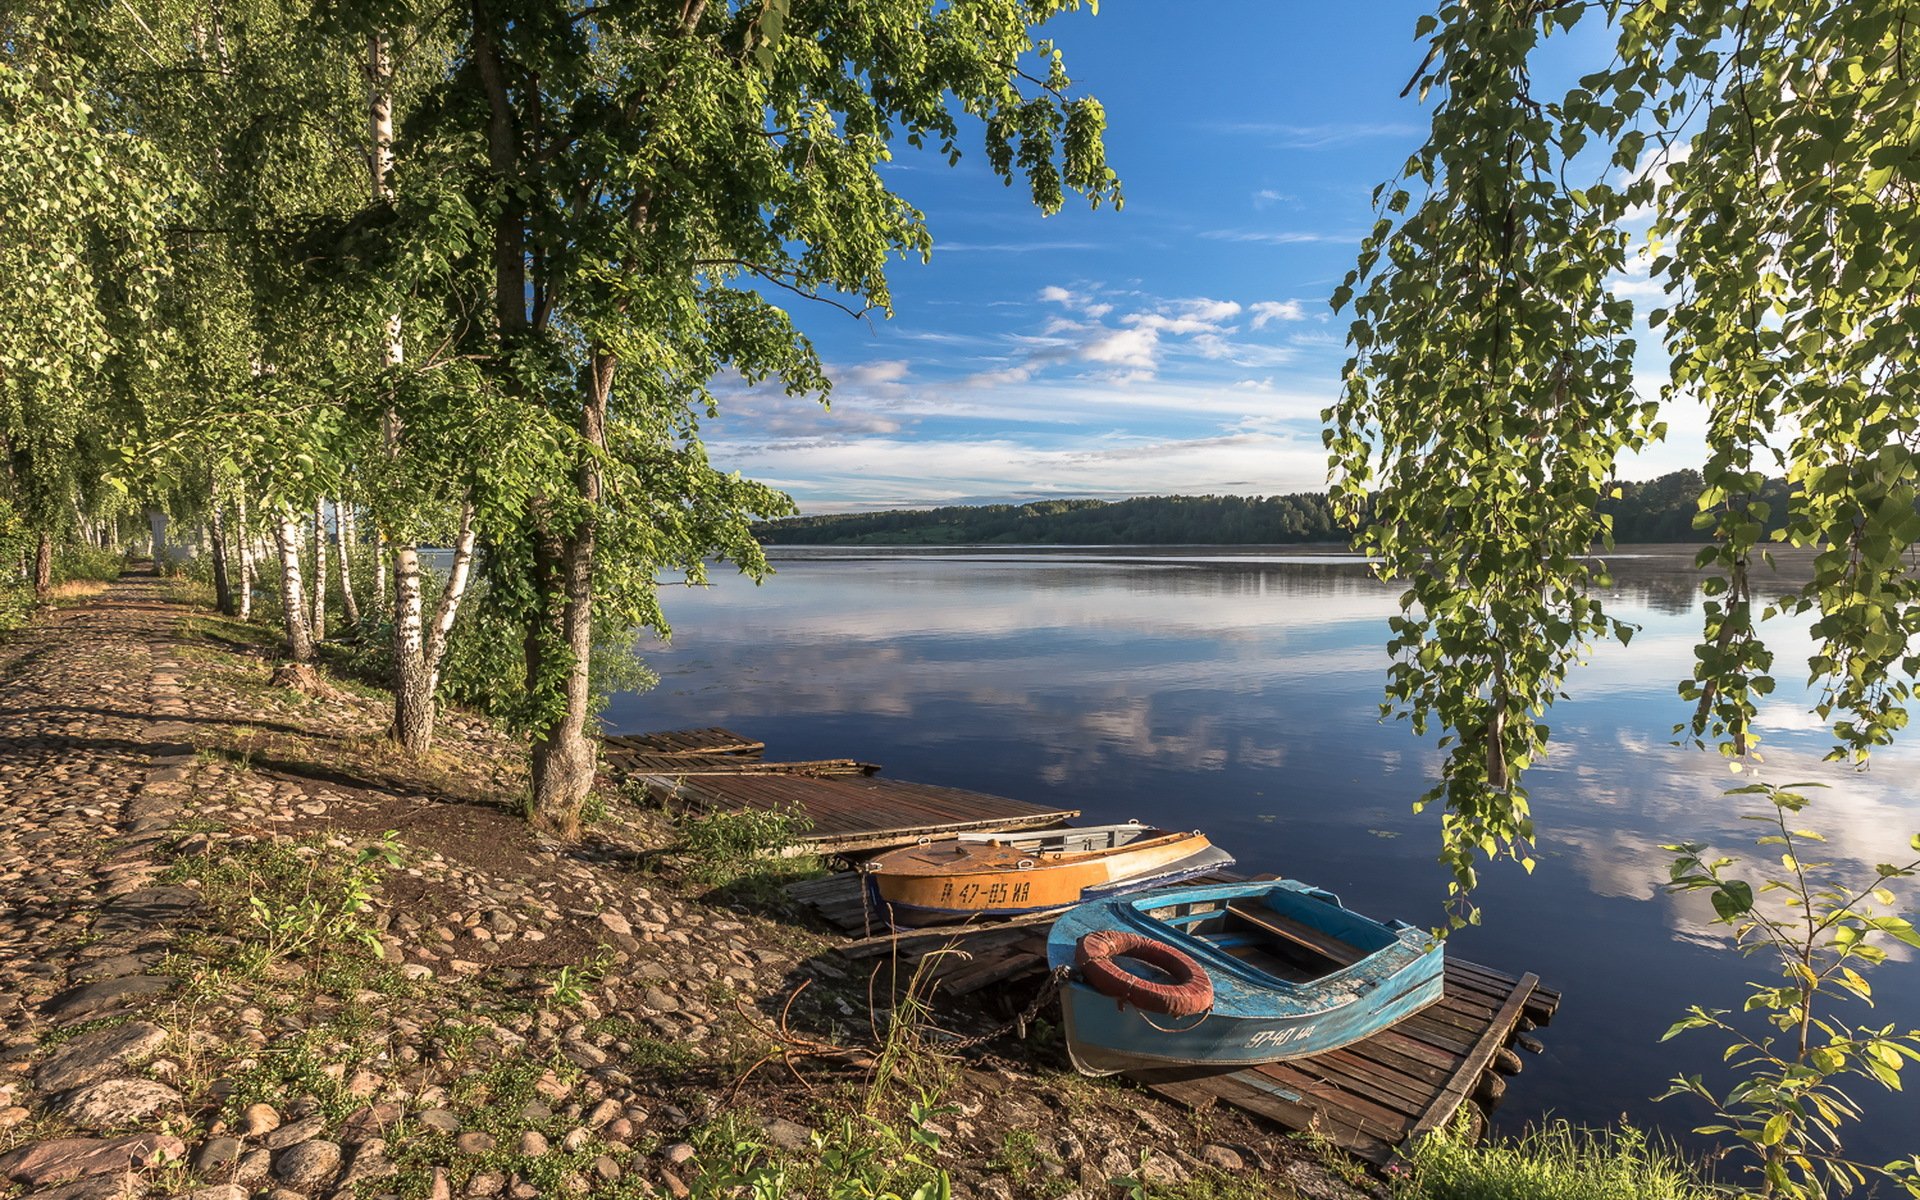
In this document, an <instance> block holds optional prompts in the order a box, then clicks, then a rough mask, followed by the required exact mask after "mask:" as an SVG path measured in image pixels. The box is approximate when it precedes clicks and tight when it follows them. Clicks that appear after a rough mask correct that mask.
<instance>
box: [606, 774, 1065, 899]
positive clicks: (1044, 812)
mask: <svg viewBox="0 0 1920 1200" xmlns="http://www.w3.org/2000/svg"><path fill="white" fill-rule="evenodd" d="M640 778H641V779H642V782H643V783H644V785H645V786H646V789H647V792H648V793H649V794H650V795H652V796H653V797H654V798H655V799H656V800H658V801H660V802H661V803H663V804H666V803H677V804H683V805H686V806H687V807H689V808H694V809H698V810H701V811H703V812H740V811H743V810H746V809H761V810H775V809H778V810H794V811H798V812H800V813H802V814H804V815H805V816H806V817H807V818H808V820H809V821H811V822H812V829H811V832H810V833H809V834H808V835H807V836H806V837H805V838H803V839H802V841H803V843H804V844H805V845H806V846H807V847H808V848H810V849H814V850H817V851H819V852H821V853H823V854H847V853H854V852H859V851H868V850H881V849H885V848H887V847H889V846H905V845H911V844H912V843H914V842H916V841H918V840H919V839H920V838H922V837H939V836H941V835H943V834H956V833H963V832H966V831H969V830H978V829H1030V828H1039V827H1043V826H1048V825H1056V824H1059V823H1060V822H1062V821H1065V820H1066V819H1068V818H1069V817H1077V816H1079V815H1080V812H1079V810H1078V809H1071V808H1048V807H1045V806H1043V805H1039V804H1028V803H1027V802H1026V801H1024V800H1010V799H1008V798H1007V797H1005V796H991V795H988V794H987V793H985V792H970V791H967V790H965V789H963V788H952V787H940V786H938V785H935V784H931V783H908V782H905V781H904V780H898V779H873V778H869V777H866V776H864V775H825V776H811V775H794V774H760V775H750V774H726V775H701V776H693V777H686V776H684V775H670V774H656V775H645V776H641V777H640ZM853 900H854V902H855V903H858V902H859V893H858V890H857V889H855V892H854V895H853Z"/></svg>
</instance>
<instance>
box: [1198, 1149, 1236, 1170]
mask: <svg viewBox="0 0 1920 1200" xmlns="http://www.w3.org/2000/svg"><path fill="white" fill-rule="evenodd" d="M1200 1161H1201V1162H1203V1163H1205V1164H1207V1165H1208V1166H1210V1167H1212V1168H1213V1169H1214V1170H1216V1171H1238V1170H1241V1169H1242V1168H1244V1167H1245V1166H1246V1165H1247V1163H1246V1160H1245V1159H1243V1158H1241V1157H1240V1152H1239V1151H1238V1150H1235V1149H1234V1148H1233V1147H1231V1146H1222V1145H1220V1144H1219V1143H1218V1142H1209V1143H1207V1144H1206V1145H1204V1146H1202V1147H1200Z"/></svg>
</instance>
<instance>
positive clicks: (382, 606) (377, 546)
mask: <svg viewBox="0 0 1920 1200" xmlns="http://www.w3.org/2000/svg"><path fill="white" fill-rule="evenodd" d="M373 611H374V612H375V613H384V612H390V611H392V602H391V598H390V597H389V596H388V595H387V535H386V534H384V533H382V532H380V527H379V526H378V525H375V526H374V529H373Z"/></svg>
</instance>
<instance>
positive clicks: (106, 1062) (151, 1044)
mask: <svg viewBox="0 0 1920 1200" xmlns="http://www.w3.org/2000/svg"><path fill="white" fill-rule="evenodd" d="M166 1040H167V1033H166V1031H165V1030H164V1029H161V1028H160V1027H159V1026H158V1025H154V1024H151V1023H150V1022H147V1021H129V1022H127V1023H126V1024H124V1025H115V1026H112V1027H110V1028H107V1029H96V1030H94V1031H93V1032H91V1033H83V1034H81V1035H80V1036H79V1037H77V1038H74V1039H73V1040H72V1041H70V1042H68V1043H67V1044H66V1045H64V1046H61V1047H60V1048H59V1049H58V1050H55V1051H54V1052H53V1053H52V1054H51V1055H49V1056H48V1057H47V1060H46V1061H45V1062H43V1063H41V1064H40V1069H39V1070H38V1071H35V1072H34V1075H33V1080H34V1082H35V1083H37V1084H39V1085H40V1090H41V1091H45V1092H65V1091H71V1090H72V1089H74V1088H80V1087H85V1086H87V1085H88V1084H90V1083H98V1082H99V1081H100V1080H102V1079H106V1078H108V1077H110V1076H112V1075H114V1074H116V1073H117V1072H119V1071H120V1070H122V1069H123V1068H126V1067H129V1066H133V1065H135V1064H137V1063H139V1062H141V1061H143V1060H144V1059H146V1058H148V1057H149V1056H151V1055H152V1054H153V1053H154V1052H155V1051H157V1050H159V1049H160V1047H161V1045H162V1044H163V1043H165V1042H166Z"/></svg>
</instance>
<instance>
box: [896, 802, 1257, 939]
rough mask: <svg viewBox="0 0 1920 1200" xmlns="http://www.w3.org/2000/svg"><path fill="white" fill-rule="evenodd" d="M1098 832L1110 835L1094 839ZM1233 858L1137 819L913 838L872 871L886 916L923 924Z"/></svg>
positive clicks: (1109, 888)
mask: <svg viewBox="0 0 1920 1200" xmlns="http://www.w3.org/2000/svg"><path fill="white" fill-rule="evenodd" d="M1096 841H1100V842H1104V843H1105V844H1103V845H1101V846H1099V847H1098V848H1089V847H1091V846H1092V845H1093V843H1094V842H1096ZM1049 844H1051V845H1049ZM1232 862H1233V857H1232V856H1231V855H1229V854H1227V853H1226V852H1225V851H1223V850H1221V849H1219V848H1217V847H1215V846H1214V845H1212V844H1211V843H1210V842H1208V841H1207V839H1206V837H1205V836H1204V835H1202V834H1199V833H1169V832H1167V831H1164V830H1156V829H1149V828H1146V827H1144V826H1140V825H1138V824H1132V825H1124V826H1099V827H1094V828H1070V829H1063V830H1056V831H1047V832H1041V833H1022V834H1010V835H1005V836H1004V837H987V838H958V839H954V840H951V841H944V842H936V843H929V844H926V845H921V846H911V847H907V848H904V849H901V850H897V851H893V852H890V853H888V854H883V855H881V856H880V857H878V858H876V859H874V860H873V861H872V862H870V863H869V864H868V865H867V868H866V871H867V884H868V899H869V901H870V902H871V903H873V905H874V906H875V908H876V909H877V910H878V911H879V913H880V914H881V915H882V916H884V917H885V918H886V919H887V921H888V923H889V924H892V925H895V926H917V925H928V924H936V923H941V922H949V921H963V920H967V919H970V918H973V917H1006V916H1019V915H1023V914H1027V913H1041V912H1053V911H1057V910H1059V909H1064V908H1070V907H1072V906H1073V905H1075V904H1079V903H1082V902H1083V901H1086V900H1090V899H1097V898H1099V897H1101V896H1110V895H1117V894H1120V893H1122V892H1128V891H1134V890H1137V889H1139V888H1144V887H1154V886H1158V885H1162V884H1169V883H1176V882H1184V881H1186V880H1189V879H1194V878H1197V877H1199V876H1201V875H1205V874H1207V873H1208V872H1210V871H1216V870H1219V869H1220V868H1222V867H1225V866H1228V865H1230V864H1231V863H1232Z"/></svg>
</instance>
